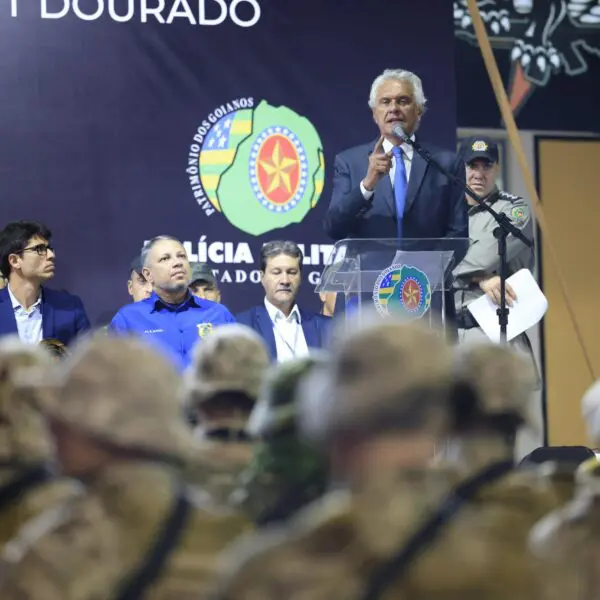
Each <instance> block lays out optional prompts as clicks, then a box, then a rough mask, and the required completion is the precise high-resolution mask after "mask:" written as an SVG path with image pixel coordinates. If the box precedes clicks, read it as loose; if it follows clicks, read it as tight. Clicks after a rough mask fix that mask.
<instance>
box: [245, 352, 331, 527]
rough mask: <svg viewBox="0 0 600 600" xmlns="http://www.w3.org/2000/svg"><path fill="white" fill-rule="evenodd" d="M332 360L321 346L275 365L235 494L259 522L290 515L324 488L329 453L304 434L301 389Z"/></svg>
mask: <svg viewBox="0 0 600 600" xmlns="http://www.w3.org/2000/svg"><path fill="white" fill-rule="evenodd" d="M328 363H329V361H328V356H327V354H325V353H321V352H318V351H317V352H312V353H311V354H310V355H309V356H304V357H297V358H294V359H291V360H289V361H288V362H285V363H281V364H279V365H276V366H274V367H273V369H272V370H271V372H270V374H269V377H268V379H267V382H266V384H265V386H264V388H263V391H262V394H261V396H260V399H259V401H258V403H257V404H256V406H255V407H254V410H253V411H252V415H251V417H250V422H249V424H248V432H249V433H250V435H252V436H253V437H254V438H256V439H257V440H259V441H258V442H257V444H256V446H255V449H254V456H253V459H252V462H251V464H250V465H249V466H248V468H247V469H246V470H245V471H244V472H243V473H242V474H241V477H240V479H239V488H238V490H237V491H236V495H235V497H236V501H237V502H238V503H239V506H241V507H243V509H244V510H245V511H246V512H247V513H248V514H249V515H251V517H252V519H253V520H254V522H255V523H257V524H258V525H266V524H268V523H274V522H276V521H283V520H285V519H287V518H289V517H290V516H291V515H292V514H294V513H295V512H296V511H298V510H299V509H300V508H301V507H303V506H304V505H306V504H308V503H309V502H311V501H312V500H315V499H316V498H318V497H319V496H320V495H321V494H323V492H324V491H325V488H326V485H327V468H326V464H325V457H324V456H323V454H322V453H321V452H319V451H318V450H317V449H315V448H313V447H312V446H310V445H309V444H307V443H306V441H305V440H303V439H302V438H301V436H300V435H299V428H298V414H297V413H298V394H297V390H298V387H299V385H301V384H302V382H303V381H304V380H305V379H306V378H307V376H308V375H309V374H310V373H311V372H312V371H313V370H314V369H315V368H321V369H324V368H327V365H328Z"/></svg>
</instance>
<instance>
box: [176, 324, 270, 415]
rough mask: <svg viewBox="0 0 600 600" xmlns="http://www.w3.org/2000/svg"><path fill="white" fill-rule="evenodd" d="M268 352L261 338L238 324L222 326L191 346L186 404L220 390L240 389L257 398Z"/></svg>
mask: <svg viewBox="0 0 600 600" xmlns="http://www.w3.org/2000/svg"><path fill="white" fill-rule="evenodd" d="M269 363H270V358H269V353H268V351H267V347H266V346H265V343H264V341H263V339H262V338H261V337H260V336H259V335H258V334H257V333H256V332H255V331H254V330H253V329H251V328H250V327H246V326H245V325H241V324H239V323H231V324H228V325H222V326H220V327H217V328H215V329H214V330H213V332H212V333H211V334H210V335H209V336H207V337H206V339H204V340H203V341H202V343H200V344H198V345H197V346H196V348H195V349H194V356H193V358H192V364H191V365H190V367H189V369H188V370H187V371H186V374H185V392H184V393H185V394H186V404H187V405H188V406H192V407H193V406H198V405H200V404H202V403H204V402H206V401H207V400H209V399H210V398H211V397H212V396H214V395H215V394H217V393H219V392H241V393H243V394H245V395H246V396H248V398H249V399H250V400H253V401H256V399H257V398H258V394H259V392H260V388H261V386H262V383H263V379H264V376H265V373H266V371H267V368H268V366H269Z"/></svg>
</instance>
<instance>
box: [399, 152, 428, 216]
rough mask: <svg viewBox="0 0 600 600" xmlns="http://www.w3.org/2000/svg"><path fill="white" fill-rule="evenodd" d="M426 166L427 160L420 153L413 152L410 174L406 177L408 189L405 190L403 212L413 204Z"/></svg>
mask: <svg viewBox="0 0 600 600" xmlns="http://www.w3.org/2000/svg"><path fill="white" fill-rule="evenodd" d="M427 166H428V165H427V161H426V160H425V159H424V158H423V157H422V156H421V155H420V154H417V152H414V153H413V159H412V165H411V167H410V176H409V178H408V189H407V190H406V203H405V207H404V212H407V211H408V210H409V209H410V207H411V206H412V205H413V204H414V201H415V199H416V197H417V193H418V191H419V188H420V187H421V183H423V178H424V177H425V171H427Z"/></svg>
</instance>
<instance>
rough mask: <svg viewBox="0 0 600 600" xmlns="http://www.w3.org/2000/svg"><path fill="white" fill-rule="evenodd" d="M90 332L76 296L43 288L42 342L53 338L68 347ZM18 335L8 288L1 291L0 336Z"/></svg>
mask: <svg viewBox="0 0 600 600" xmlns="http://www.w3.org/2000/svg"><path fill="white" fill-rule="evenodd" d="M89 329H90V322H89V320H88V318H87V315H86V313H85V309H84V308H83V303H82V302H81V299H80V298H79V297H78V296H73V295H72V294H69V293H68V292H61V291H57V290H50V289H48V288H42V331H43V337H44V339H48V338H54V339H57V340H60V341H61V342H62V343H63V344H69V343H70V342H71V341H73V339H74V338H75V337H76V336H77V335H78V334H80V333H83V332H84V331H87V330H89ZM15 333H18V330H17V321H16V319H15V313H14V309H13V307H12V304H11V302H10V296H9V295H8V288H4V289H3V290H0V335H6V334H15Z"/></svg>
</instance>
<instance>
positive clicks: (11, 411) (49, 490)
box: [0, 336, 81, 548]
mask: <svg viewBox="0 0 600 600" xmlns="http://www.w3.org/2000/svg"><path fill="white" fill-rule="evenodd" d="M51 364H52V358H51V356H50V355H49V354H48V353H47V352H46V351H45V350H44V349H43V348H41V347H36V346H32V345H30V344H25V343H23V342H22V341H21V340H20V339H19V338H18V336H14V337H12V336H11V337H5V338H3V339H2V340H0V548H2V547H3V546H4V545H5V544H6V543H7V542H8V541H9V540H10V539H11V538H12V537H14V536H15V535H17V533H18V532H19V530H20V528H21V527H22V525H23V524H24V523H26V522H27V521H28V520H29V519H31V518H33V517H35V516H36V515H38V514H41V513H42V512H44V511H45V510H46V509H48V508H50V507H52V506H54V505H56V504H59V503H60V502H62V501H63V500H66V499H68V498H71V497H74V496H77V495H78V494H80V493H81V486H80V485H79V484H78V483H76V482H75V481H72V480H68V479H64V478H57V477H56V474H55V469H54V468H53V465H52V463H53V460H54V448H53V446H52V442H51V439H50V434H49V431H48V430H47V428H46V425H45V423H44V420H43V417H42V415H41V413H40V412H39V410H38V409H37V408H36V407H35V405H34V403H33V402H32V401H31V398H30V397H29V394H28V393H27V391H26V390H23V389H21V388H20V387H19V386H18V381H17V379H18V378H25V377H26V374H27V372H28V370H29V369H30V368H36V367H37V368H46V367H47V368H49V367H50V365H51Z"/></svg>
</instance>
